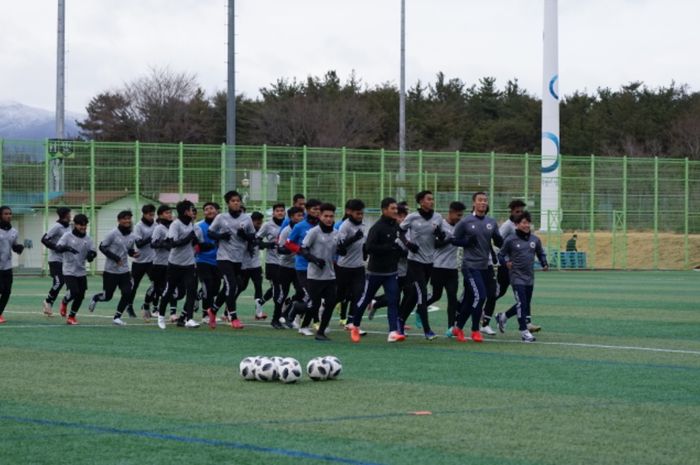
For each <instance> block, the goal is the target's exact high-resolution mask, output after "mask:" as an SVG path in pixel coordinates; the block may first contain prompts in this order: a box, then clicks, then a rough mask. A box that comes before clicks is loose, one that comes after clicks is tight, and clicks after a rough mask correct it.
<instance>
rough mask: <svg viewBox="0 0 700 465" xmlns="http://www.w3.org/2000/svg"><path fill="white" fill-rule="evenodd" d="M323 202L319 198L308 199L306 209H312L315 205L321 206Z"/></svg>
mask: <svg viewBox="0 0 700 465" xmlns="http://www.w3.org/2000/svg"><path fill="white" fill-rule="evenodd" d="M322 203H323V202H321V201H320V200H318V199H309V200H307V201H306V209H307V210H311V209H312V208H314V207H320V206H321V204H322Z"/></svg>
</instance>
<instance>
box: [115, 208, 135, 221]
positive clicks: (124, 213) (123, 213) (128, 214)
mask: <svg viewBox="0 0 700 465" xmlns="http://www.w3.org/2000/svg"><path fill="white" fill-rule="evenodd" d="M133 216H134V215H133V213H131V210H122V211H120V212H119V213H117V219H118V220H123V219H124V218H132V217H133Z"/></svg>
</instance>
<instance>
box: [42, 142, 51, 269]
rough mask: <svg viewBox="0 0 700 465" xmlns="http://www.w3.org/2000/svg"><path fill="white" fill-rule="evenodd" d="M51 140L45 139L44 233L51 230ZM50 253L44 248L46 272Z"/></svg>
mask: <svg viewBox="0 0 700 465" xmlns="http://www.w3.org/2000/svg"><path fill="white" fill-rule="evenodd" d="M49 163H50V157H49V140H48V139H44V231H46V230H47V229H49ZM48 258H49V251H48V249H46V248H44V259H43V261H42V265H41V269H42V271H43V272H46V269H47V266H48Z"/></svg>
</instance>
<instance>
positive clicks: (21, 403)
mask: <svg viewBox="0 0 700 465" xmlns="http://www.w3.org/2000/svg"><path fill="white" fill-rule="evenodd" d="M99 283H100V281H99V278H96V279H91V280H90V291H88V294H90V293H91V292H96V290H97V289H98V288H99V287H100V285H99ZM48 286H49V281H48V280H47V279H37V278H21V277H17V278H15V285H14V289H13V296H12V298H11V300H10V304H9V306H8V309H7V311H6V313H5V317H6V319H7V320H8V322H7V323H6V324H5V325H2V326H0V450H1V454H0V463H1V464H3V465H5V464H25V463H30V464H95V463H99V464H132V463H133V464H161V463H163V464H168V465H174V464H193V463H222V464H223V463H227V464H228V463H235V464H262V463H264V464H269V463H275V464H278V463H279V464H292V463H295V464H298V463H304V464H307V463H308V464H321V463H341V464H342V463H345V464H358V465H359V464H402V465H406V464H430V465H443V464H445V465H447V464H472V463H473V464H552V465H560V464H587V465H588V464H635V465H637V464H654V465H656V464H683V465H686V464H691V463H698V460H699V459H698V458H699V457H700V446H699V444H698V438H700V433H699V431H700V273H693V272H636V273H624V272H568V273H567V272H559V273H539V274H538V275H537V284H536V287H535V296H534V299H533V315H534V320H535V322H536V323H538V324H541V325H542V326H543V328H544V329H543V331H542V332H540V333H538V334H537V337H538V342H537V343H535V344H523V343H521V342H519V334H518V332H517V323H516V322H515V321H510V322H509V326H508V331H507V333H506V334H498V335H497V336H495V337H487V341H486V342H485V343H483V344H475V343H471V342H469V343H466V344H459V343H457V342H455V341H454V340H451V339H447V338H445V337H440V338H438V339H437V340H435V341H426V340H424V339H423V338H422V337H421V335H420V332H419V331H417V330H415V329H414V330H412V331H411V335H410V336H409V337H408V339H407V340H406V342H404V343H401V344H388V343H387V342H386V335H385V333H384V331H385V326H386V320H385V319H383V318H381V315H382V313H381V311H380V312H379V313H378V316H377V318H375V320H373V321H371V322H369V321H366V322H365V323H366V324H364V323H363V328H365V329H367V330H370V335H368V336H366V337H365V338H363V341H362V343H360V344H352V343H351V342H350V340H349V336H348V334H347V333H345V332H344V331H342V330H340V329H339V326H338V324H337V320H334V322H333V332H332V333H331V334H330V337H331V338H332V341H331V342H328V343H323V342H317V341H314V340H313V339H312V338H304V337H302V336H301V335H299V334H297V332H296V331H292V330H286V331H276V330H273V329H271V328H270V327H269V326H268V325H267V324H264V323H262V322H260V323H255V322H254V321H252V313H253V306H252V298H251V297H250V296H249V295H248V294H246V295H245V296H244V297H242V298H241V302H242V304H241V314H242V317H243V320H244V322H246V323H248V325H247V327H246V328H245V329H244V330H242V331H234V330H232V329H230V328H228V327H226V326H220V327H219V328H218V329H217V330H216V331H211V330H210V329H209V328H207V327H202V328H199V329H196V330H186V329H184V328H175V327H172V326H169V327H168V329H167V330H166V331H161V330H159V329H158V328H157V327H156V326H155V324H153V323H151V324H144V323H143V322H142V321H141V320H134V319H128V320H127V322H128V323H129V325H128V326H126V327H123V328H120V327H114V326H112V325H111V318H110V315H111V312H112V310H113V308H114V305H116V302H115V301H113V302H110V303H101V304H99V306H98V309H97V311H96V312H95V314H94V315H91V314H89V313H88V312H87V303H85V304H84V305H83V310H82V311H81V312H80V313H79V314H78V320H79V321H80V323H81V325H80V326H78V327H69V326H67V325H65V324H64V322H63V320H62V319H61V318H60V317H54V318H51V319H48V318H46V317H44V316H42V315H41V300H42V298H43V296H44V294H45V292H46V291H47V290H48ZM143 287H144V288H145V286H143ZM142 291H143V289H142ZM512 300H513V298H512V294H511V293H508V294H506V296H505V297H504V298H503V299H501V300H500V301H499V302H498V310H499V311H500V310H505V309H506V308H507V307H508V306H509V305H510V304H511V303H512ZM139 303H140V300H139V301H137V304H139ZM437 305H438V306H439V307H440V310H438V311H435V312H431V313H430V317H431V323H432V324H433V326H434V330H435V331H436V332H438V333H439V334H442V333H444V330H445V327H444V326H445V323H444V322H445V314H444V307H445V305H446V302H445V300H444V299H443V301H441V302H439V303H438V304H437ZM328 354H333V355H336V356H338V357H339V358H340V359H341V361H342V363H343V373H342V374H341V376H340V377H339V379H338V380H335V381H327V382H312V381H310V380H309V379H308V378H306V377H305V378H304V379H303V380H302V381H301V382H299V383H297V384H293V385H283V384H280V383H261V382H249V381H243V380H242V379H241V378H240V377H239V375H238V362H239V361H240V360H241V359H242V358H244V357H246V356H251V355H280V356H291V357H294V358H296V359H298V360H299V361H300V362H301V363H302V364H303V365H305V363H306V362H307V361H308V360H309V359H310V358H312V357H315V356H319V355H328ZM416 412H430V414H429V415H427V414H426V415H417V414H415V413H416Z"/></svg>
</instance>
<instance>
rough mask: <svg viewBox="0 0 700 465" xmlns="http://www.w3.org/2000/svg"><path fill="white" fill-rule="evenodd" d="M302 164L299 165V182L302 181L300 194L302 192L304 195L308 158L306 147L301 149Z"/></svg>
mask: <svg viewBox="0 0 700 465" xmlns="http://www.w3.org/2000/svg"><path fill="white" fill-rule="evenodd" d="M301 154H302V165H301V183H302V189H301V190H302V194H304V197H306V187H307V179H306V177H307V176H306V174H307V173H306V164H307V163H308V158H309V151H308V149H307V147H306V145H305V146H304V148H303V149H302V152H301Z"/></svg>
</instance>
